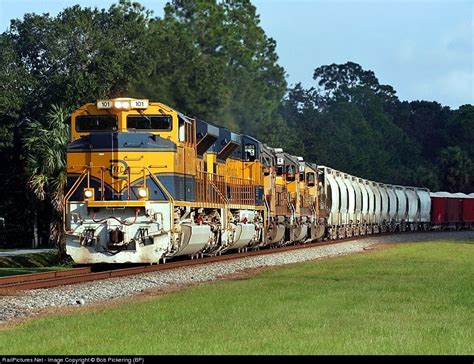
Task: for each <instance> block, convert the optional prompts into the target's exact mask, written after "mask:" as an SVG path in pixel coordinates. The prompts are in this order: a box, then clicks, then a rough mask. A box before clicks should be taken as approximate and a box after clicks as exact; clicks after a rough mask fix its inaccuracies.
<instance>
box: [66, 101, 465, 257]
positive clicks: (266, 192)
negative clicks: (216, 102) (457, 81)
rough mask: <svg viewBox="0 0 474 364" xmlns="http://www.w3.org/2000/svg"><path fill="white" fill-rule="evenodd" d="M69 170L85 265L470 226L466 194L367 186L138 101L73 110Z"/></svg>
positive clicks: (73, 242) (75, 242)
mask: <svg viewBox="0 0 474 364" xmlns="http://www.w3.org/2000/svg"><path fill="white" fill-rule="evenodd" d="M67 173H68V189H67V193H66V195H65V199H64V204H65V208H64V224H65V225H64V228H65V230H66V233H67V241H66V247H67V253H68V254H69V255H70V256H71V257H72V258H73V260H74V261H75V262H77V263H82V264H91V263H158V262H160V261H163V262H164V261H165V260H166V259H168V258H172V257H176V256H183V255H185V256H190V257H191V258H198V257H202V256H204V255H216V254H222V253H224V252H226V251H229V250H246V249H256V248H261V247H266V246H282V245H286V244H291V243H307V242H312V241H318V240H322V239H339V238H344V237H351V236H359V235H368V234H377V233H379V232H387V231H390V232H394V231H407V230H419V229H424V230H426V229H429V228H433V227H436V228H445V227H455V228H459V227H461V226H466V227H472V225H473V224H474V217H473V214H474V210H473V207H474V206H473V203H474V196H467V195H464V196H457V195H456V196H445V195H442V196H441V195H438V194H440V193H438V194H431V196H430V192H429V191H428V190H427V189H423V188H416V187H404V186H394V185H388V184H383V183H377V182H373V181H368V180H365V179H363V178H359V177H355V176H351V175H349V174H347V173H344V172H341V171H337V170H334V169H332V168H329V167H325V166H320V165H316V164H314V163H310V162H307V161H304V160H303V158H301V157H297V156H293V155H290V154H288V153H285V152H284V151H283V150H282V149H280V148H271V147H269V146H267V145H265V144H263V143H261V142H259V141H258V140H256V139H255V138H253V137H251V136H248V135H242V134H237V133H234V132H232V131H230V130H228V129H226V128H222V127H217V126H214V125H211V124H210V123H207V122H205V121H202V120H195V119H192V118H190V117H188V116H186V115H183V114H182V113H180V112H178V111H176V110H173V109H172V108H170V107H168V106H166V105H164V104H161V103H158V102H149V101H148V100H141V99H132V98H118V99H109V100H98V101H97V103H89V104H86V105H84V106H82V107H80V108H79V109H78V110H76V111H74V112H73V113H72V116H71V141H70V143H69V145H68V148H67ZM451 200H453V201H456V203H452V201H451ZM459 201H461V202H459ZM432 207H433V209H434V214H432V213H431V210H432ZM455 208H457V209H460V210H457V211H458V212H457V215H456V213H455V212H454V211H455V210H454V209H455ZM443 209H444V210H443ZM459 211H466V213H465V215H463V212H459ZM454 215H456V218H454V217H453V216H454Z"/></svg>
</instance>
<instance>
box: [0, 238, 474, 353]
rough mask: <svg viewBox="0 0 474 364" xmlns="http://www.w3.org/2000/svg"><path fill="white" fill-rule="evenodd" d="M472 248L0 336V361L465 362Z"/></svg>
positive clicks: (473, 322) (473, 312)
mask: <svg viewBox="0 0 474 364" xmlns="http://www.w3.org/2000/svg"><path fill="white" fill-rule="evenodd" d="M473 262H474V244H472V241H471V242H470V243H469V242H455V243H454V242H436V243H418V244H400V245H397V246H396V247H394V248H393V249H384V250H380V251H375V252H370V253H367V254H356V255H352V256H346V257H340V258H333V259H326V260H320V261H314V262H308V263H303V264H296V265H292V266H289V267H288V266H287V267H284V268H278V269H272V270H269V271H266V272H264V273H261V274H259V275H257V276H255V277H251V278H245V279H240V280H234V281H224V282H218V283H215V284H204V285H197V286H193V287H190V288H187V289H184V290H181V291H178V292H173V293H167V294H164V295H162V296H160V297H156V298H151V299H144V300H140V301H136V302H134V303H130V302H128V303H125V304H120V305H116V306H113V307H108V308H95V309H93V310H87V309H85V308H80V309H79V308H78V310H80V312H78V313H74V314H68V315H61V316H49V317H46V318H42V319H39V320H35V321H30V322H27V323H23V324H20V325H18V326H16V327H14V328H7V329H1V330H0V354H2V355H5V354H10V355H11V354H30V355H32V354H49V355H51V354H63V355H66V354H78V355H81V354H103V355H107V354H136V355H139V354H470V355H472V354H474V335H473V330H474V329H473V328H474V309H473V308H474V268H473Z"/></svg>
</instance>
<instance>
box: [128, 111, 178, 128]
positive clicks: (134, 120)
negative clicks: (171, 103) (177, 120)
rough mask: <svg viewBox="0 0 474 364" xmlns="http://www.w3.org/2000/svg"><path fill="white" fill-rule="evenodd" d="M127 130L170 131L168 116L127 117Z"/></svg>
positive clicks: (169, 117) (169, 118)
mask: <svg viewBox="0 0 474 364" xmlns="http://www.w3.org/2000/svg"><path fill="white" fill-rule="evenodd" d="M127 129H138V130H171V116H169V115H129V116H127Z"/></svg>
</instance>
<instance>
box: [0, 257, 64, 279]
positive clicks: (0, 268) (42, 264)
mask: <svg viewBox="0 0 474 364" xmlns="http://www.w3.org/2000/svg"><path fill="white" fill-rule="evenodd" d="M71 266H72V265H71V264H61V262H60V261H59V256H58V254H57V253H53V252H47V253H35V254H25V255H13V256H8V257H0V277H2V276H10V275H15V274H27V273H36V272H44V271H51V270H59V269H65V268H70V267H71Z"/></svg>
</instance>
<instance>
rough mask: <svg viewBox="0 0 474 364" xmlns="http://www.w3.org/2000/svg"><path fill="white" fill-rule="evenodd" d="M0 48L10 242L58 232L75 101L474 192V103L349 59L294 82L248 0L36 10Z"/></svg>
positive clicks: (0, 194) (2, 197)
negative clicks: (410, 92) (159, 111)
mask: <svg viewBox="0 0 474 364" xmlns="http://www.w3.org/2000/svg"><path fill="white" fill-rule="evenodd" d="M0 61H1V64H2V68H0V165H1V166H2V167H1V171H0V180H1V181H2V186H3V188H2V189H1V190H0V217H2V218H4V219H5V227H6V231H7V233H8V234H7V239H6V241H7V242H8V244H10V245H11V246H15V245H17V246H27V245H31V241H32V240H33V241H36V242H40V243H42V244H43V245H46V244H48V243H50V242H51V241H54V242H60V241H61V233H60V230H61V228H60V227H61V224H60V222H61V221H60V217H61V200H62V196H63V191H64V185H65V181H66V179H65V177H66V174H65V169H64V166H65V145H66V144H67V140H68V135H69V129H68V121H67V119H68V114H69V113H70V111H72V110H73V109H75V108H77V107H79V106H80V105H82V104H84V103H86V102H94V101H95V100H97V99H99V98H108V97H120V96H131V97H137V98H140V97H143V98H148V99H150V100H157V101H161V102H163V103H165V104H169V105H170V106H172V107H174V108H176V109H178V110H180V111H181V112H183V113H186V114H188V115H190V116H194V117H199V118H201V119H204V120H208V121H210V122H213V123H215V124H218V125H222V126H225V127H228V128H230V129H232V130H235V131H238V132H242V133H246V134H250V135H253V136H255V137H257V138H258V139H260V140H261V141H263V142H265V143H267V144H269V145H271V146H281V147H283V148H284V149H285V150H286V151H288V152H290V153H292V154H295V155H299V156H303V157H304V158H305V159H306V160H308V161H314V162H316V163H318V164H324V165H328V166H332V167H334V168H337V169H340V170H343V171H345V172H348V173H352V174H354V175H358V176H361V177H364V178H368V179H373V180H377V181H382V182H387V183H395V184H405V185H413V186H420V187H428V188H430V189H432V190H447V191H452V192H457V191H462V192H472V191H474V189H473V183H474V178H473V174H474V173H473V163H472V161H473V159H474V143H473V140H474V107H473V105H463V106H461V107H460V108H459V109H457V110H451V109H450V108H449V107H446V106H442V105H441V104H439V103H437V102H434V101H412V102H408V101H401V100H399V99H398V97H397V95H396V91H395V90H394V89H393V87H391V86H390V85H381V84H380V83H379V82H378V79H377V78H376V76H375V74H374V72H372V71H370V70H364V69H363V68H362V67H361V66H360V65H358V64H356V63H353V62H347V63H345V64H331V65H322V66H318V67H317V68H316V69H315V70H314V74H313V78H314V86H313V87H310V88H308V89H304V88H303V87H302V86H301V84H296V85H294V86H292V87H288V85H287V82H286V80H285V76H286V75H285V70H284V68H283V67H282V66H281V65H279V64H278V55H277V53H276V42H275V40H273V39H272V38H270V37H268V36H267V35H266V34H265V31H264V30H263V28H262V27H261V25H260V19H259V15H258V14H257V11H256V8H255V6H254V5H252V3H251V2H250V0H224V1H216V0H197V1H195V0H193V1H191V0H173V1H171V2H170V3H168V4H167V5H166V6H165V9H164V16H163V17H155V16H153V13H152V12H151V11H149V10H147V9H145V8H144V7H143V6H142V5H140V4H139V3H136V2H133V3H132V2H131V1H126V0H122V1H120V2H119V3H117V4H114V5H112V6H111V7H110V8H109V9H98V8H87V7H80V6H79V5H76V6H73V7H68V8H65V9H64V10H63V11H61V12H60V13H59V14H58V15H56V16H50V15H49V14H42V15H38V14H26V15H25V16H24V18H23V19H15V20H12V21H11V24H10V27H9V29H8V30H7V31H5V32H3V33H2V34H0ZM316 66H317V65H315V67H316ZM0 228H1V227H0Z"/></svg>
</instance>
